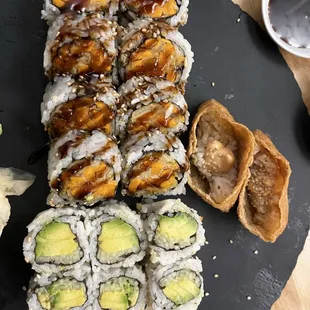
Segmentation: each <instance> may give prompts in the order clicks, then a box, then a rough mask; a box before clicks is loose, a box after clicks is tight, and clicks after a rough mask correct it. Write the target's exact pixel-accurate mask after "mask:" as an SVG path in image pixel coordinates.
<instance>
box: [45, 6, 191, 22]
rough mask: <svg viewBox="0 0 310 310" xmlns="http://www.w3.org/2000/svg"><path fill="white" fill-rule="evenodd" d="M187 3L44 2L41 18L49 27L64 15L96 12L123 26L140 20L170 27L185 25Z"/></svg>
mask: <svg viewBox="0 0 310 310" xmlns="http://www.w3.org/2000/svg"><path fill="white" fill-rule="evenodd" d="M188 5H189V0H147V1H145V0H44V5H43V10H42V18H43V19H45V20H46V21H47V23H48V24H51V23H52V22H53V21H54V20H55V19H56V18H57V17H58V16H59V15H61V14H63V13H65V12H68V11H73V12H87V13H90V12H98V13H101V14H103V16H104V17H105V18H107V19H110V20H117V19H118V18H119V19H120V21H121V22H123V23H128V22H130V21H133V20H136V19H140V18H144V19H150V20H154V21H164V22H166V23H167V24H169V25H171V26H174V27H176V26H180V25H185V24H186V22H187V18H188Z"/></svg>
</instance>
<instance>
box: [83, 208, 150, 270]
mask: <svg viewBox="0 0 310 310" xmlns="http://www.w3.org/2000/svg"><path fill="white" fill-rule="evenodd" d="M89 217H90V220H91V227H92V231H91V234H90V251H91V262H92V266H93V269H97V268H100V269H105V270H107V269H109V268H120V267H132V266H134V264H135V263H137V262H139V261H141V260H142V259H143V258H144V256H145V250H146V247H147V240H146V236H145V232H144V229H143V222H142V219H141V217H140V215H138V214H137V213H136V212H134V211H132V210H131V209H130V208H129V207H128V206H127V205H126V204H125V203H116V202H112V203H108V204H104V205H102V206H101V207H98V208H96V209H92V210H91V211H90V213H89Z"/></svg>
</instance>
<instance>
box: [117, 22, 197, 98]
mask: <svg viewBox="0 0 310 310" xmlns="http://www.w3.org/2000/svg"><path fill="white" fill-rule="evenodd" d="M164 47H166V48H167V49H168V50H163V49H164ZM172 53H173V54H172ZM149 54H151V57H150V56H149ZM176 62H179V63H178V64H177V63H176ZM193 62H194V53H193V52H192V49H191V45H190V44H189V42H188V41H187V40H186V39H185V38H184V37H183V35H182V34H181V33H180V32H179V31H178V30H177V29H176V28H174V27H171V26H169V25H167V24H165V23H161V22H152V21H150V20H148V19H141V20H135V21H134V22H132V23H131V24H130V25H129V27H128V28H127V29H126V31H125V33H124V35H123V37H122V40H121V47H120V55H119V74H120V77H121V79H122V80H123V81H126V80H128V79H130V78H131V77H132V76H142V75H147V76H149V77H160V78H164V79H167V80H169V81H171V82H173V83H175V84H176V85H177V86H178V87H179V88H180V90H181V91H182V92H184V89H185V84H186V82H187V79H188V77H189V74H190V72H191V69H192V65H193ZM135 64H136V66H137V67H136V68H135V67H134V65H135ZM129 69H130V70H129ZM169 70H171V71H169Z"/></svg>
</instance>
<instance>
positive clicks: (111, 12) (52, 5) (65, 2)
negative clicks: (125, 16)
mask: <svg viewBox="0 0 310 310" xmlns="http://www.w3.org/2000/svg"><path fill="white" fill-rule="evenodd" d="M118 6H119V0H45V1H44V4H43V10H42V18H43V19H45V20H46V21H47V23H48V24H49V25H50V24H51V23H52V22H53V21H54V20H55V19H56V18H57V17H58V16H59V15H61V14H62V13H64V12H68V11H76V12H95V11H97V12H100V13H103V14H104V16H105V17H106V18H109V19H113V18H114V16H115V14H116V13H117V11H118Z"/></svg>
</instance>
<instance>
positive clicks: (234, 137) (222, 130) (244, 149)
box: [188, 99, 255, 212]
mask: <svg viewBox="0 0 310 310" xmlns="http://www.w3.org/2000/svg"><path fill="white" fill-rule="evenodd" d="M254 145H255V140H254V136H253V134H252V133H251V131H250V130H249V129H248V128H247V127H245V126H244V125H242V124H239V123H237V122H235V120H234V118H233V117H232V116H231V114H230V113H229V112H228V110H227V109H226V108H225V107H224V106H222V105H221V104H220V103H219V102H217V101H215V100H213V99H212V100H209V101H207V102H205V103H203V104H202V105H201V106H200V108H199V110H198V112H197V114H196V116H195V118H194V121H193V123H192V128H191V132H190V139H189V147H188V156H189V158H190V162H191V167H190V177H189V181H188V183H189V185H190V187H191V188H192V189H193V190H194V191H195V192H196V193H197V194H198V195H199V196H201V198H202V199H203V200H204V201H206V202H207V203H209V204H210V205H212V206H213V207H215V208H217V209H219V210H221V211H222V212H228V211H229V210H230V209H231V208H232V207H233V206H234V204H235V202H236V201H237V199H238V196H239V194H240V191H241V189H242V187H243V186H244V184H245V183H246V182H247V179H248V170H249V167H250V165H251V164H252V161H253V152H254Z"/></svg>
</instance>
